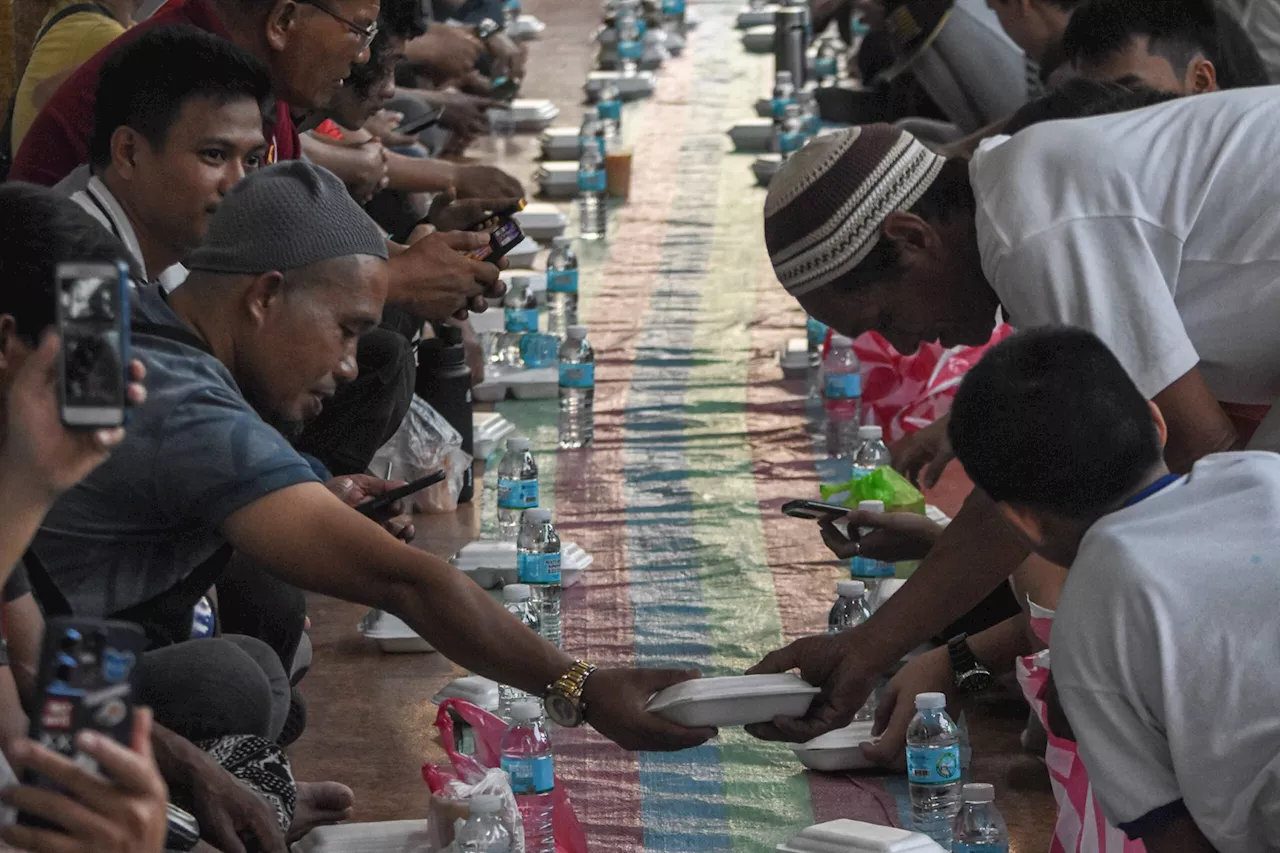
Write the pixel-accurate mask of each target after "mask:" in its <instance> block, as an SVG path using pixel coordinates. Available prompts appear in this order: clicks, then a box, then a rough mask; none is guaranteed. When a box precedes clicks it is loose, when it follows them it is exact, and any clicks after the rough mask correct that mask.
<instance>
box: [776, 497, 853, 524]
mask: <svg viewBox="0 0 1280 853" xmlns="http://www.w3.org/2000/svg"><path fill="white" fill-rule="evenodd" d="M782 512H783V514H784V515H789V516H791V517H792V518H803V519H806V520H808V521H836V520H838V519H841V518H844V517H845V516H846V515H848V514H849V508H848V507H847V506H840V505H839V504H828V503H822V502H821V501H808V500H794V501H787V502H786V503H784V504H783V505H782Z"/></svg>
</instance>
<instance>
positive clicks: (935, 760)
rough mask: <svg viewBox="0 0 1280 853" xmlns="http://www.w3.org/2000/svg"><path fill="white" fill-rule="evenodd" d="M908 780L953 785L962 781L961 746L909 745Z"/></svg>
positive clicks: (917, 782)
mask: <svg viewBox="0 0 1280 853" xmlns="http://www.w3.org/2000/svg"><path fill="white" fill-rule="evenodd" d="M907 781H908V782H910V783H911V784H912V785H951V784H953V783H955V782H959V781H960V747H959V746H958V745H955V744H953V745H951V746H910V745H908V746H907Z"/></svg>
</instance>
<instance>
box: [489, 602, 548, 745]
mask: <svg viewBox="0 0 1280 853" xmlns="http://www.w3.org/2000/svg"><path fill="white" fill-rule="evenodd" d="M502 606H503V607H505V608H507V612H508V613H510V614H511V615H512V616H514V617H515V618H516V620H517V621H518V622H520V624H522V625H524V626H525V627H526V628H528V629H529V630H531V631H533V632H534V633H535V634H539V635H541V633H542V631H541V622H540V620H539V619H538V612H537V611H536V610H534V609H533V591H532V590H531V589H530V588H529V585H528V584H523V583H509V584H507V585H506V586H504V587H503V588H502ZM532 698H533V697H532V696H530V695H529V694H528V693H525V692H524V691H523V690H521V689H520V688H518V687H512V686H511V685H509V684H499V685H498V716H499V717H501V718H502V719H504V720H510V719H511V709H512V708H514V707H515V704H516V703H517V702H523V701H525V700H527V699H532Z"/></svg>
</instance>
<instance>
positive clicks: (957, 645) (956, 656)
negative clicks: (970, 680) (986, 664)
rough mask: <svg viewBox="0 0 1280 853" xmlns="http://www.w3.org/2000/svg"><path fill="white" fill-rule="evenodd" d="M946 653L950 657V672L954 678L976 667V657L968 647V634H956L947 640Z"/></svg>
mask: <svg viewBox="0 0 1280 853" xmlns="http://www.w3.org/2000/svg"><path fill="white" fill-rule="evenodd" d="M947 655H948V656H949V657H950V658H951V673H952V675H954V676H955V677H956V678H959V677H960V676H962V675H964V674H965V673H967V672H972V671H973V670H975V669H978V668H979V667H978V659H977V658H976V657H974V654H973V649H971V648H969V635H968V634H957V635H956V636H954V637H952V638H951V639H950V640H948V641H947Z"/></svg>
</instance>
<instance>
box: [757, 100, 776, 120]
mask: <svg viewBox="0 0 1280 853" xmlns="http://www.w3.org/2000/svg"><path fill="white" fill-rule="evenodd" d="M756 116H757V117H758V118H767V119H769V120H770V121H772V120H773V101H772V100H771V99H770V98H760V99H759V100H758V101H756Z"/></svg>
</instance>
